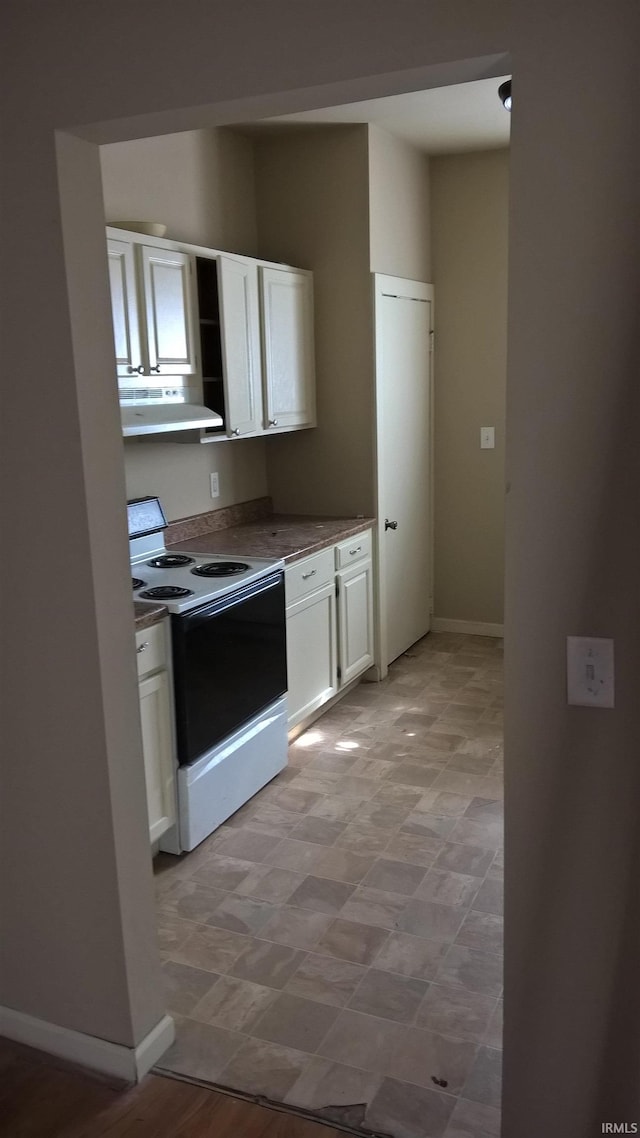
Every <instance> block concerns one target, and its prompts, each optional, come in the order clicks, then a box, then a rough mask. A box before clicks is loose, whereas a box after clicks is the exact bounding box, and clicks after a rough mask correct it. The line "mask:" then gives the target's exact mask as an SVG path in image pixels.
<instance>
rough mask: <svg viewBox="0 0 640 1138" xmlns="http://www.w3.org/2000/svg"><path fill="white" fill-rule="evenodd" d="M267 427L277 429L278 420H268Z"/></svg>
mask: <svg viewBox="0 0 640 1138" xmlns="http://www.w3.org/2000/svg"><path fill="white" fill-rule="evenodd" d="M269 426H270V427H277V426H278V420H277V419H269Z"/></svg>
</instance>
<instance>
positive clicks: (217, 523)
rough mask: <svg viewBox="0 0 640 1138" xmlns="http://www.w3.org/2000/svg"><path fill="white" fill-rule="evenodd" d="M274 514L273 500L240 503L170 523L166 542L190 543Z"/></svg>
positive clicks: (266, 498) (168, 543) (262, 499)
mask: <svg viewBox="0 0 640 1138" xmlns="http://www.w3.org/2000/svg"><path fill="white" fill-rule="evenodd" d="M272 513H273V502H272V501H271V498H269V497H264V498H253V499H252V501H250V502H238V503H237V504H236V505H235V506H224V507H223V508H222V509H220V510H209V511H207V512H206V513H203V514H194V515H193V516H192V517H189V518H180V519H179V520H178V521H176V522H170V523H169V526H168V527H167V530H166V532H165V541H166V543H167V545H172V544H173V543H174V542H176V541H190V539H191V538H193V537H201V536H202V534H205V533H215V532H216V531H218V530H222V529H229V527H230V526H238V525H242V524H243V522H257V521H260V520H261V519H262V518H268V517H269V515H270V514H272Z"/></svg>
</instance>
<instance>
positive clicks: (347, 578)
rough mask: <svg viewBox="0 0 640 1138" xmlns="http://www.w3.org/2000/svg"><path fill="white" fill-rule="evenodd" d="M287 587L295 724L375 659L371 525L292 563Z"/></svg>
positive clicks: (291, 713)
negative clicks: (352, 535) (351, 536)
mask: <svg viewBox="0 0 640 1138" xmlns="http://www.w3.org/2000/svg"><path fill="white" fill-rule="evenodd" d="M343 566H345V567H344V568H343ZM285 592H286V603H287V609H286V613H287V673H288V677H289V680H288V682H289V691H288V696H287V702H288V726H289V729H291V728H292V727H296V726H297V725H298V724H299V723H302V722H303V721H304V720H305V719H307V718H308V716H309V715H311V714H312V713H313V712H314V711H317V710H318V708H320V707H322V706H323V704H325V703H326V702H327V701H328V700H330V699H331V698H332V697H333V696H335V695H337V694H338V692H339V691H340V689H341V688H343V687H345V686H346V685H347V684H349V683H350V682H351V681H352V680H354V679H356V677H357V676H359V675H361V674H362V672H364V671H366V669H367V668H369V667H370V666H371V664H372V663H373V659H374V653H373V577H372V562H371V530H366V531H365V532H364V533H362V534H358V535H357V537H356V538H352V539H350V540H349V541H346V542H341V543H339V544H338V545H336V546H330V547H329V548H328V549H324V550H321V551H320V552H319V553H315V554H312V556H310V557H305V558H304V559H302V560H300V561H294V562H292V564H291V565H288V566H287V567H286V569H285Z"/></svg>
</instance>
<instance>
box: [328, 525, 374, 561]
mask: <svg viewBox="0 0 640 1138" xmlns="http://www.w3.org/2000/svg"><path fill="white" fill-rule="evenodd" d="M366 557H371V530H370V529H368V530H365V531H364V533H357V534H356V535H355V537H350V538H348V539H347V540H346V541H341V542H340V544H339V545H336V569H346V568H347V566H348V565H353V563H354V561H363V560H364V559H365V558H366Z"/></svg>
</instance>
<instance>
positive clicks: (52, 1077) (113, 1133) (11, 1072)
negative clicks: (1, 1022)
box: [0, 1041, 340, 1138]
mask: <svg viewBox="0 0 640 1138" xmlns="http://www.w3.org/2000/svg"><path fill="white" fill-rule="evenodd" d="M0 1070H1V1071H2V1079H1V1081H0V1138H340V1135H339V1131H337V1130H335V1129H334V1128H333V1127H327V1126H324V1125H323V1124H322V1123H319V1122H313V1121H311V1120H308V1119H306V1118H302V1117H300V1116H297V1115H293V1114H286V1113H284V1112H282V1111H276V1110H272V1109H270V1108H269V1107H265V1106H259V1105H258V1104H257V1103H252V1102H247V1101H245V1100H243V1099H239V1098H234V1097H232V1096H231V1095H227V1094H222V1093H220V1092H218V1091H214V1090H211V1089H209V1088H206V1087H203V1086H197V1085H194V1084H193V1083H188V1082H184V1081H182V1080H178V1079H173V1078H164V1077H162V1076H160V1075H147V1077H146V1078H145V1079H144V1080H143V1081H142V1083H140V1084H139V1086H137V1087H132V1088H123V1087H121V1086H116V1085H114V1084H113V1082H107V1081H105V1080H103V1079H100V1078H99V1077H98V1076H93V1075H91V1074H89V1073H87V1072H86V1071H83V1070H81V1069H80V1068H77V1067H73V1066H71V1065H70V1064H63V1063H61V1062H57V1061H56V1062H49V1057H48V1056H44V1055H42V1054H40V1053H39V1052H36V1051H32V1050H31V1049H29V1048H26V1047H21V1046H19V1045H14V1044H10V1043H8V1042H6V1041H0Z"/></svg>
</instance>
